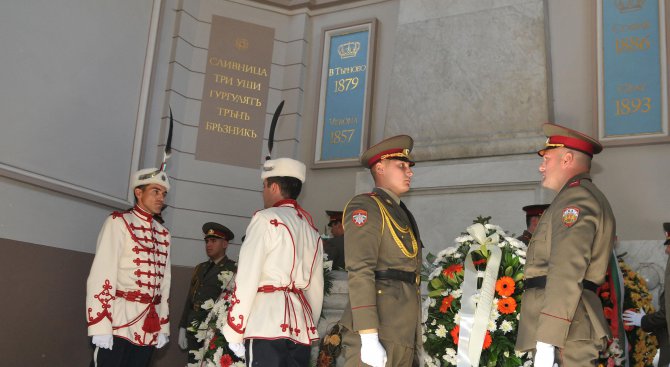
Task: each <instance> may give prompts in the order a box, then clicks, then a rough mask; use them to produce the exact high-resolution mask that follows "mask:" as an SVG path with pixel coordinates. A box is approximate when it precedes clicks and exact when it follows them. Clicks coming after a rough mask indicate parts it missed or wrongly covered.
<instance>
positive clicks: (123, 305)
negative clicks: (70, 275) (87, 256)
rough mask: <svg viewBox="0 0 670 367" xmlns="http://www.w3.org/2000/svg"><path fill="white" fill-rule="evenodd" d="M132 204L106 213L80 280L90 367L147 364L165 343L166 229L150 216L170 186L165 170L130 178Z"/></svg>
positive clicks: (151, 170) (157, 210)
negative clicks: (86, 273) (89, 338)
mask: <svg viewBox="0 0 670 367" xmlns="http://www.w3.org/2000/svg"><path fill="white" fill-rule="evenodd" d="M133 187H134V194H135V199H136V204H135V206H134V207H133V208H132V209H130V210H127V211H125V212H114V213H112V214H111V215H110V216H109V217H108V218H107V220H106V221H105V223H104V224H103V226H102V229H101V230H100V234H99V236H98V244H97V248H96V253H95V259H94V260H93V265H92V266H91V272H90V274H89V276H88V280H87V283H86V320H87V324H88V335H89V336H92V342H93V344H94V345H95V351H94V354H93V361H92V362H91V365H92V366H99V367H107V366H115V367H116V366H118V367H120V366H123V367H136V366H137V367H143V366H147V365H148V364H149V362H150V359H151V354H152V353H153V351H154V349H155V348H161V347H162V346H164V345H165V344H166V343H167V342H168V335H169V333H170V331H169V327H170V324H169V312H168V298H169V296H170V233H169V232H168V230H167V229H166V228H165V227H163V225H161V224H160V223H158V222H157V221H156V220H155V219H154V217H153V216H154V215H157V214H160V212H161V209H162V206H163V203H164V201H165V195H166V194H167V191H168V190H169V189H170V183H169V181H168V177H167V174H166V173H165V172H164V171H163V170H161V169H156V168H148V169H143V170H140V171H138V172H136V173H135V175H134V178H133Z"/></svg>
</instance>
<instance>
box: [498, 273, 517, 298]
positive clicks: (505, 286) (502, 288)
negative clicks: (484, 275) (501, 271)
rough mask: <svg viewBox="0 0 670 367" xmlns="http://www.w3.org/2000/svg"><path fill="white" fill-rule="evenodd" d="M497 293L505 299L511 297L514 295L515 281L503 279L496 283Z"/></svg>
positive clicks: (507, 278) (508, 278)
mask: <svg viewBox="0 0 670 367" xmlns="http://www.w3.org/2000/svg"><path fill="white" fill-rule="evenodd" d="M496 292H498V294H499V295H501V296H503V297H509V296H511V295H512V294H514V279H512V278H510V277H502V278H500V279H498V281H497V282H496Z"/></svg>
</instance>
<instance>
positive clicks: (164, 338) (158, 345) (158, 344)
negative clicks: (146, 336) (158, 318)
mask: <svg viewBox="0 0 670 367" xmlns="http://www.w3.org/2000/svg"><path fill="white" fill-rule="evenodd" d="M168 341H170V338H168V336H167V334H165V333H159V334H158V341H157V342H156V349H161V348H163V347H164V346H165V344H167V343H168Z"/></svg>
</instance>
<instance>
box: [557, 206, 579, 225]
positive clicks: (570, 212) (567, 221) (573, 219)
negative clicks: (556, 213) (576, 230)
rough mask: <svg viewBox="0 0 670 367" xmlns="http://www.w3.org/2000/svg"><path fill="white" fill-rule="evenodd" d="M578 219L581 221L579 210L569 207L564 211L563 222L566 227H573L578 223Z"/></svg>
mask: <svg viewBox="0 0 670 367" xmlns="http://www.w3.org/2000/svg"><path fill="white" fill-rule="evenodd" d="M577 219H579V208H576V207H574V206H569V207H567V208H565V209H563V215H562V216H561V220H562V221H563V225H564V226H566V227H572V226H573V225H574V224H575V223H577Z"/></svg>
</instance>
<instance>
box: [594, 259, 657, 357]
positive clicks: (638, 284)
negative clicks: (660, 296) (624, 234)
mask: <svg viewBox="0 0 670 367" xmlns="http://www.w3.org/2000/svg"><path fill="white" fill-rule="evenodd" d="M618 265H619V268H620V269H621V275H622V278H623V284H624V299H623V310H618V312H615V310H616V307H615V306H616V305H615V304H614V302H613V301H614V300H613V297H612V294H613V293H615V291H616V290H615V289H613V286H612V284H613V282H612V272H610V271H608V273H607V277H606V279H605V283H604V284H603V285H602V286H601V287H600V288H599V289H598V296H599V297H600V300H601V301H602V303H603V309H604V312H605V319H606V320H607V321H608V323H609V324H610V328H611V329H612V334H613V335H614V336H615V338H614V339H613V340H612V341H611V342H610V345H609V346H608V348H607V350H606V351H605V352H604V353H601V358H600V361H599V362H598V363H599V365H600V366H608V367H609V366H624V365H626V360H625V359H626V355H625V353H624V348H626V345H625V343H624V341H623V339H622V336H623V335H620V334H621V332H620V331H619V328H618V325H620V322H621V320H620V319H619V317H618V314H620V313H622V312H623V311H624V310H628V309H643V310H644V311H645V312H646V313H651V312H654V307H653V306H652V303H651V301H652V296H651V294H649V290H648V288H647V283H646V282H645V280H644V278H642V277H641V276H640V275H639V274H638V273H637V272H635V271H634V270H633V269H632V268H631V267H630V266H628V264H626V263H625V262H624V261H623V260H622V259H621V258H619V259H618ZM623 330H625V331H624V333H625V337H626V339H627V341H628V343H627V345H628V365H629V366H633V367H645V366H652V365H653V363H652V362H653V360H654V356H655V355H656V349H657V345H658V343H657V341H656V337H654V336H653V335H650V334H647V333H646V332H644V331H643V330H642V329H641V328H639V327H634V326H630V327H628V326H625V327H624V328H623Z"/></svg>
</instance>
